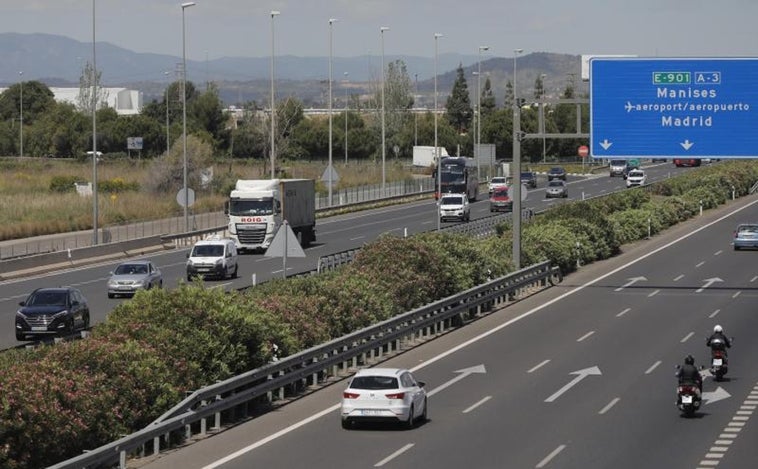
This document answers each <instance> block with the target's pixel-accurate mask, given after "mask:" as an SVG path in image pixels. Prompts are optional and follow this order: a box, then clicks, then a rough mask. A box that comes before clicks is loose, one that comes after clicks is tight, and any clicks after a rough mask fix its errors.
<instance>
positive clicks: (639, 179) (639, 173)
mask: <svg viewBox="0 0 758 469" xmlns="http://www.w3.org/2000/svg"><path fill="white" fill-rule="evenodd" d="M646 182H647V175H646V174H645V171H643V170H641V169H633V170H631V171H629V173H628V174H627V175H626V187H632V186H643V185H645V183H646Z"/></svg>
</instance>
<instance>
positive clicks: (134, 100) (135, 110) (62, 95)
mask: <svg viewBox="0 0 758 469" xmlns="http://www.w3.org/2000/svg"><path fill="white" fill-rule="evenodd" d="M6 89H7V88H0V93H2V92H3V91H5V90H6ZM50 91H52V92H53V96H54V97H55V100H56V101H57V102H59V103H71V104H73V105H78V104H79V88H50ZM100 92H101V93H102V94H103V95H104V97H105V102H106V104H107V106H108V107H111V108H113V109H115V110H116V112H117V113H118V114H119V115H121V116H132V115H135V114H139V113H140V112H141V111H142V106H143V102H142V100H143V97H142V91H137V90H129V89H126V88H101V89H100Z"/></svg>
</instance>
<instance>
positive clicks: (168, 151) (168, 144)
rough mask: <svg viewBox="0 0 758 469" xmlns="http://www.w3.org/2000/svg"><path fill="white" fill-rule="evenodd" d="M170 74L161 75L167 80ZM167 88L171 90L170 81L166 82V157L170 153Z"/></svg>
mask: <svg viewBox="0 0 758 469" xmlns="http://www.w3.org/2000/svg"><path fill="white" fill-rule="evenodd" d="M170 73H171V72H163V75H165V76H166V78H167V79H168V76H169V74H170ZM169 88H171V81H169V82H168V85H166V156H167V157H168V154H169V153H170V152H171V133H170V131H169V124H170V123H169V120H168V91H169Z"/></svg>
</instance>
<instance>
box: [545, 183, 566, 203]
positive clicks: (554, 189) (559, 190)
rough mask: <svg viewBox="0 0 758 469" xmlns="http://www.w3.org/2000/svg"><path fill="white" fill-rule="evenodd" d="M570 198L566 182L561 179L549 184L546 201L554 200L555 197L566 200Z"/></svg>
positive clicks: (546, 190)
mask: <svg viewBox="0 0 758 469" xmlns="http://www.w3.org/2000/svg"><path fill="white" fill-rule="evenodd" d="M568 196H569V193H568V187H566V182H564V181H562V180H560V179H553V180H552V181H550V182H548V183H547V187H546V188H545V198H546V199H552V198H555V197H561V198H564V199H565V198H567V197H568Z"/></svg>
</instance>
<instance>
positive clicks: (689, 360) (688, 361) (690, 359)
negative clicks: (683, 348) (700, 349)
mask: <svg viewBox="0 0 758 469" xmlns="http://www.w3.org/2000/svg"><path fill="white" fill-rule="evenodd" d="M684 364H685V365H694V364H695V359H694V358H693V357H692V355H687V356H686V357H684Z"/></svg>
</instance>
